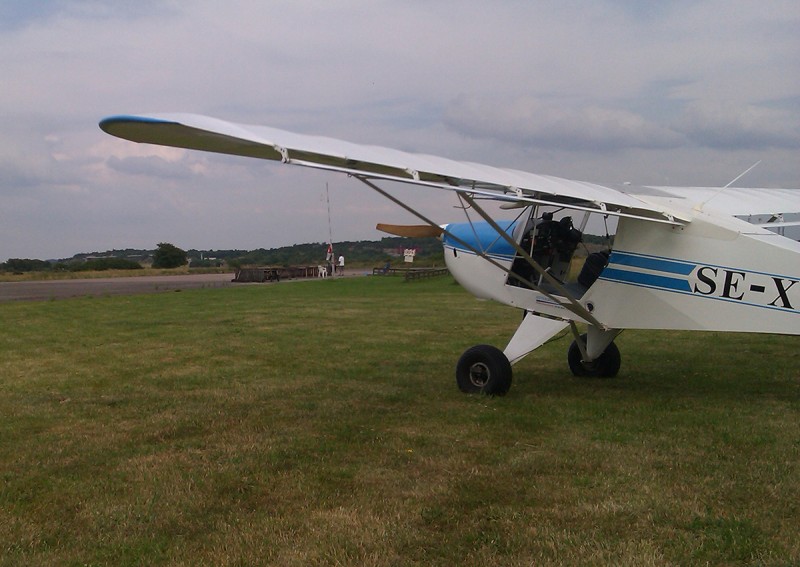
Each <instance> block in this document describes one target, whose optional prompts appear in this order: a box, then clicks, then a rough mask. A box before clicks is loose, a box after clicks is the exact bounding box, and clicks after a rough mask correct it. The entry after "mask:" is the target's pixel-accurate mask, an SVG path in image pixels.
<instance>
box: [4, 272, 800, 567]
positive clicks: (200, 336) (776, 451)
mask: <svg viewBox="0 0 800 567" xmlns="http://www.w3.org/2000/svg"><path fill="white" fill-rule="evenodd" d="M518 322H519V313H518V312H517V311H515V310H511V309H508V308H505V307H502V306H499V305H496V304H493V303H488V302H478V301H476V300H474V299H473V298H472V297H471V296H469V295H468V294H466V293H465V292H464V291H463V290H461V289H460V288H459V287H458V286H456V285H454V284H453V283H452V280H450V279H449V278H441V279H438V280H429V281H423V282H418V283H412V284H407V283H404V282H402V281H400V280H399V279H396V278H374V279H373V278H354V279H347V280H328V281H309V282H294V283H288V284H280V285H264V286H244V287H234V288H226V289H209V290H197V291H184V292H182V293H164V294H156V295H141V296H131V297H109V298H94V299H88V298H87V299H76V300H68V301H51V302H37V303H13V304H2V305H0V388H1V390H0V391H2V394H0V475H1V477H0V483H1V484H0V564H2V565H20V564H36V565H85V564H88V565H154V564H179V565H195V564H211V565H252V564H274V565H470V564H485V565H532V564H536V565H546V564H555V565H558V564H562V565H574V564H589V565H601V564H609V563H610V564H615V565H690V564H710V565H790V564H797V563H798V562H800V537H798V534H799V531H798V526H800V419H799V418H800V402H799V400H800V356H799V355H798V339H797V337H773V336H758V335H727V334H716V333H675V332H631V331H629V332H625V333H623V334H622V335H621V336H620V337H619V339H618V345H619V347H620V350H621V351H622V356H623V367H622V370H621V372H620V376H619V377H618V378H616V379H613V380H586V379H577V378H573V377H571V375H570V374H569V370H568V369H567V366H566V350H567V347H568V346H569V341H570V340H571V338H569V337H564V338H562V339H560V340H557V341H554V342H552V343H550V344H548V345H546V346H545V347H543V348H542V349H540V350H539V351H537V352H536V353H534V354H533V355H531V356H530V357H528V358H526V359H525V360H523V361H522V362H521V363H519V364H518V365H517V366H515V369H514V372H515V374H514V385H513V386H512V389H511V391H510V392H509V394H508V395H507V396H505V397H502V398H487V397H481V396H464V395H463V394H461V393H460V392H458V390H457V388H456V386H455V378H454V366H455V362H456V360H457V359H458V357H459V356H460V354H461V352H462V351H463V350H465V349H466V348H467V347H469V346H471V345H473V344H476V343H483V342H485V343H491V344H496V345H498V346H500V347H501V348H502V347H503V346H504V345H505V342H506V341H507V340H508V338H509V337H510V336H511V334H512V332H513V330H514V329H515V327H516V325H517V323H518Z"/></svg>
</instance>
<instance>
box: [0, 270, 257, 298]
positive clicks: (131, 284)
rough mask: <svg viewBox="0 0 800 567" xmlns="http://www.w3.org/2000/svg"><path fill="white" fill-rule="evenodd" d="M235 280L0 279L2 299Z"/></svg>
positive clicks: (220, 283) (146, 290) (158, 288)
mask: <svg viewBox="0 0 800 567" xmlns="http://www.w3.org/2000/svg"><path fill="white" fill-rule="evenodd" d="M232 279H233V274H191V275H184V276H142V277H130V278H97V279H85V280H47V281H30V282H28V281H26V282H0V302H4V301H42V300H49V299H69V298H71V297H96V296H104V295H133V294H138V293H157V292H161V291H174V290H177V289H180V290H184V289H197V288H209V287H227V286H229V285H231V280H232ZM236 285H245V284H236Z"/></svg>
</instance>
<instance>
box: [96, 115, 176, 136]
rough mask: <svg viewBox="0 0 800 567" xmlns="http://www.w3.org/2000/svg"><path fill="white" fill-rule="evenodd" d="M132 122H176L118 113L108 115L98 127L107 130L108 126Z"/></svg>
mask: <svg viewBox="0 0 800 567" xmlns="http://www.w3.org/2000/svg"><path fill="white" fill-rule="evenodd" d="M132 122H135V123H138V124H176V122H174V121H172V120H163V119H161V118H149V117H147V116H134V115H131V114H119V115H116V116H109V117H107V118H103V119H102V120H101V121H100V128H102V129H103V130H104V131H106V132H108V128H110V127H112V126H116V125H119V124H130V123H132Z"/></svg>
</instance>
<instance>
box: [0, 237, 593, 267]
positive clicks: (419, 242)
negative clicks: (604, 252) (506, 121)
mask: <svg viewBox="0 0 800 567" xmlns="http://www.w3.org/2000/svg"><path fill="white" fill-rule="evenodd" d="M583 236H584V242H585V243H586V244H587V245H590V247H592V246H596V245H600V244H602V243H603V242H604V239H603V238H602V237H600V236H594V235H591V234H584V235H583ZM407 248H415V249H416V255H415V257H414V264H416V265H420V266H442V265H444V253H443V251H442V244H441V242H439V240H437V239H435V238H403V237H399V236H390V237H386V238H381V239H380V240H357V241H343V242H334V243H333V251H334V254H335V256H336V257H337V258H338V257H339V255H343V256H344V257H345V262H346V264H347V265H348V266H360V267H364V266H382V265H383V264H385V263H386V261H387V260H390V261H392V262H393V263H394V262H402V256H403V250H404V249H407ZM327 249H328V244H327V243H325V242H313V243H307V244H295V245H293V246H281V247H278V248H258V249H256V250H240V249H233V250H197V249H191V250H188V251H187V257H188V259H189V265H190V267H216V266H223V265H228V266H233V267H238V266H292V265H294V266H304V265H305V266H314V265H317V264H321V263H323V262H325V255H326V252H327ZM154 252H155V249H152V250H144V249H138V248H125V249H122V250H106V251H105V252H82V253H80V254H75V255H74V256H73V257H72V258H64V259H61V260H48V261H43V260H30V259H20V258H12V259H9V260H8V261H7V262H5V263H0V271H8V272H28V271H47V270H53V269H55V270H72V271H74V270H80V269H87V268H89V267H90V266H91V268H90V269H109V268H112V267H113V268H117V269H119V268H121V267H122V266H120V265H117V263H115V262H114V261H113V260H115V259H118V260H125V261H126V262H127V263H128V264H129V267H132V265H134V264H140V265H145V266H147V265H149V264H151V263H152V259H153V253H154Z"/></svg>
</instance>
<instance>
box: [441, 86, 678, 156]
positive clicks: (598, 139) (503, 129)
mask: <svg viewBox="0 0 800 567" xmlns="http://www.w3.org/2000/svg"><path fill="white" fill-rule="evenodd" d="M444 121H445V124H447V125H448V126H449V127H450V128H452V129H453V130H455V131H457V132H460V133H462V134H465V135H468V136H476V137H481V138H489V139H494V140H499V141H501V142H505V143H510V144H523V145H526V146H532V147H546V148H559V149H566V150H571V151H592V150H594V151H600V152H606V151H609V150H618V149H625V148H648V149H667V148H673V147H676V146H677V145H679V144H680V143H681V141H682V137H681V136H680V135H678V134H677V133H676V132H674V131H672V130H671V129H669V128H666V127H663V126H660V125H658V124H655V123H653V122H650V121H648V120H647V119H645V118H644V117H643V116H641V115H639V114H636V113H634V112H630V111H627V110H620V109H615V108H605V107H601V106H595V105H586V106H579V107H571V106H569V105H566V104H558V103H549V102H544V101H542V100H539V99H537V98H534V97H518V98H515V99H506V100H497V99H479V98H475V97H460V98H458V99H456V100H454V101H453V102H452V103H451V104H450V105H449V106H448V107H447V109H446V110H445V115H444Z"/></svg>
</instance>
